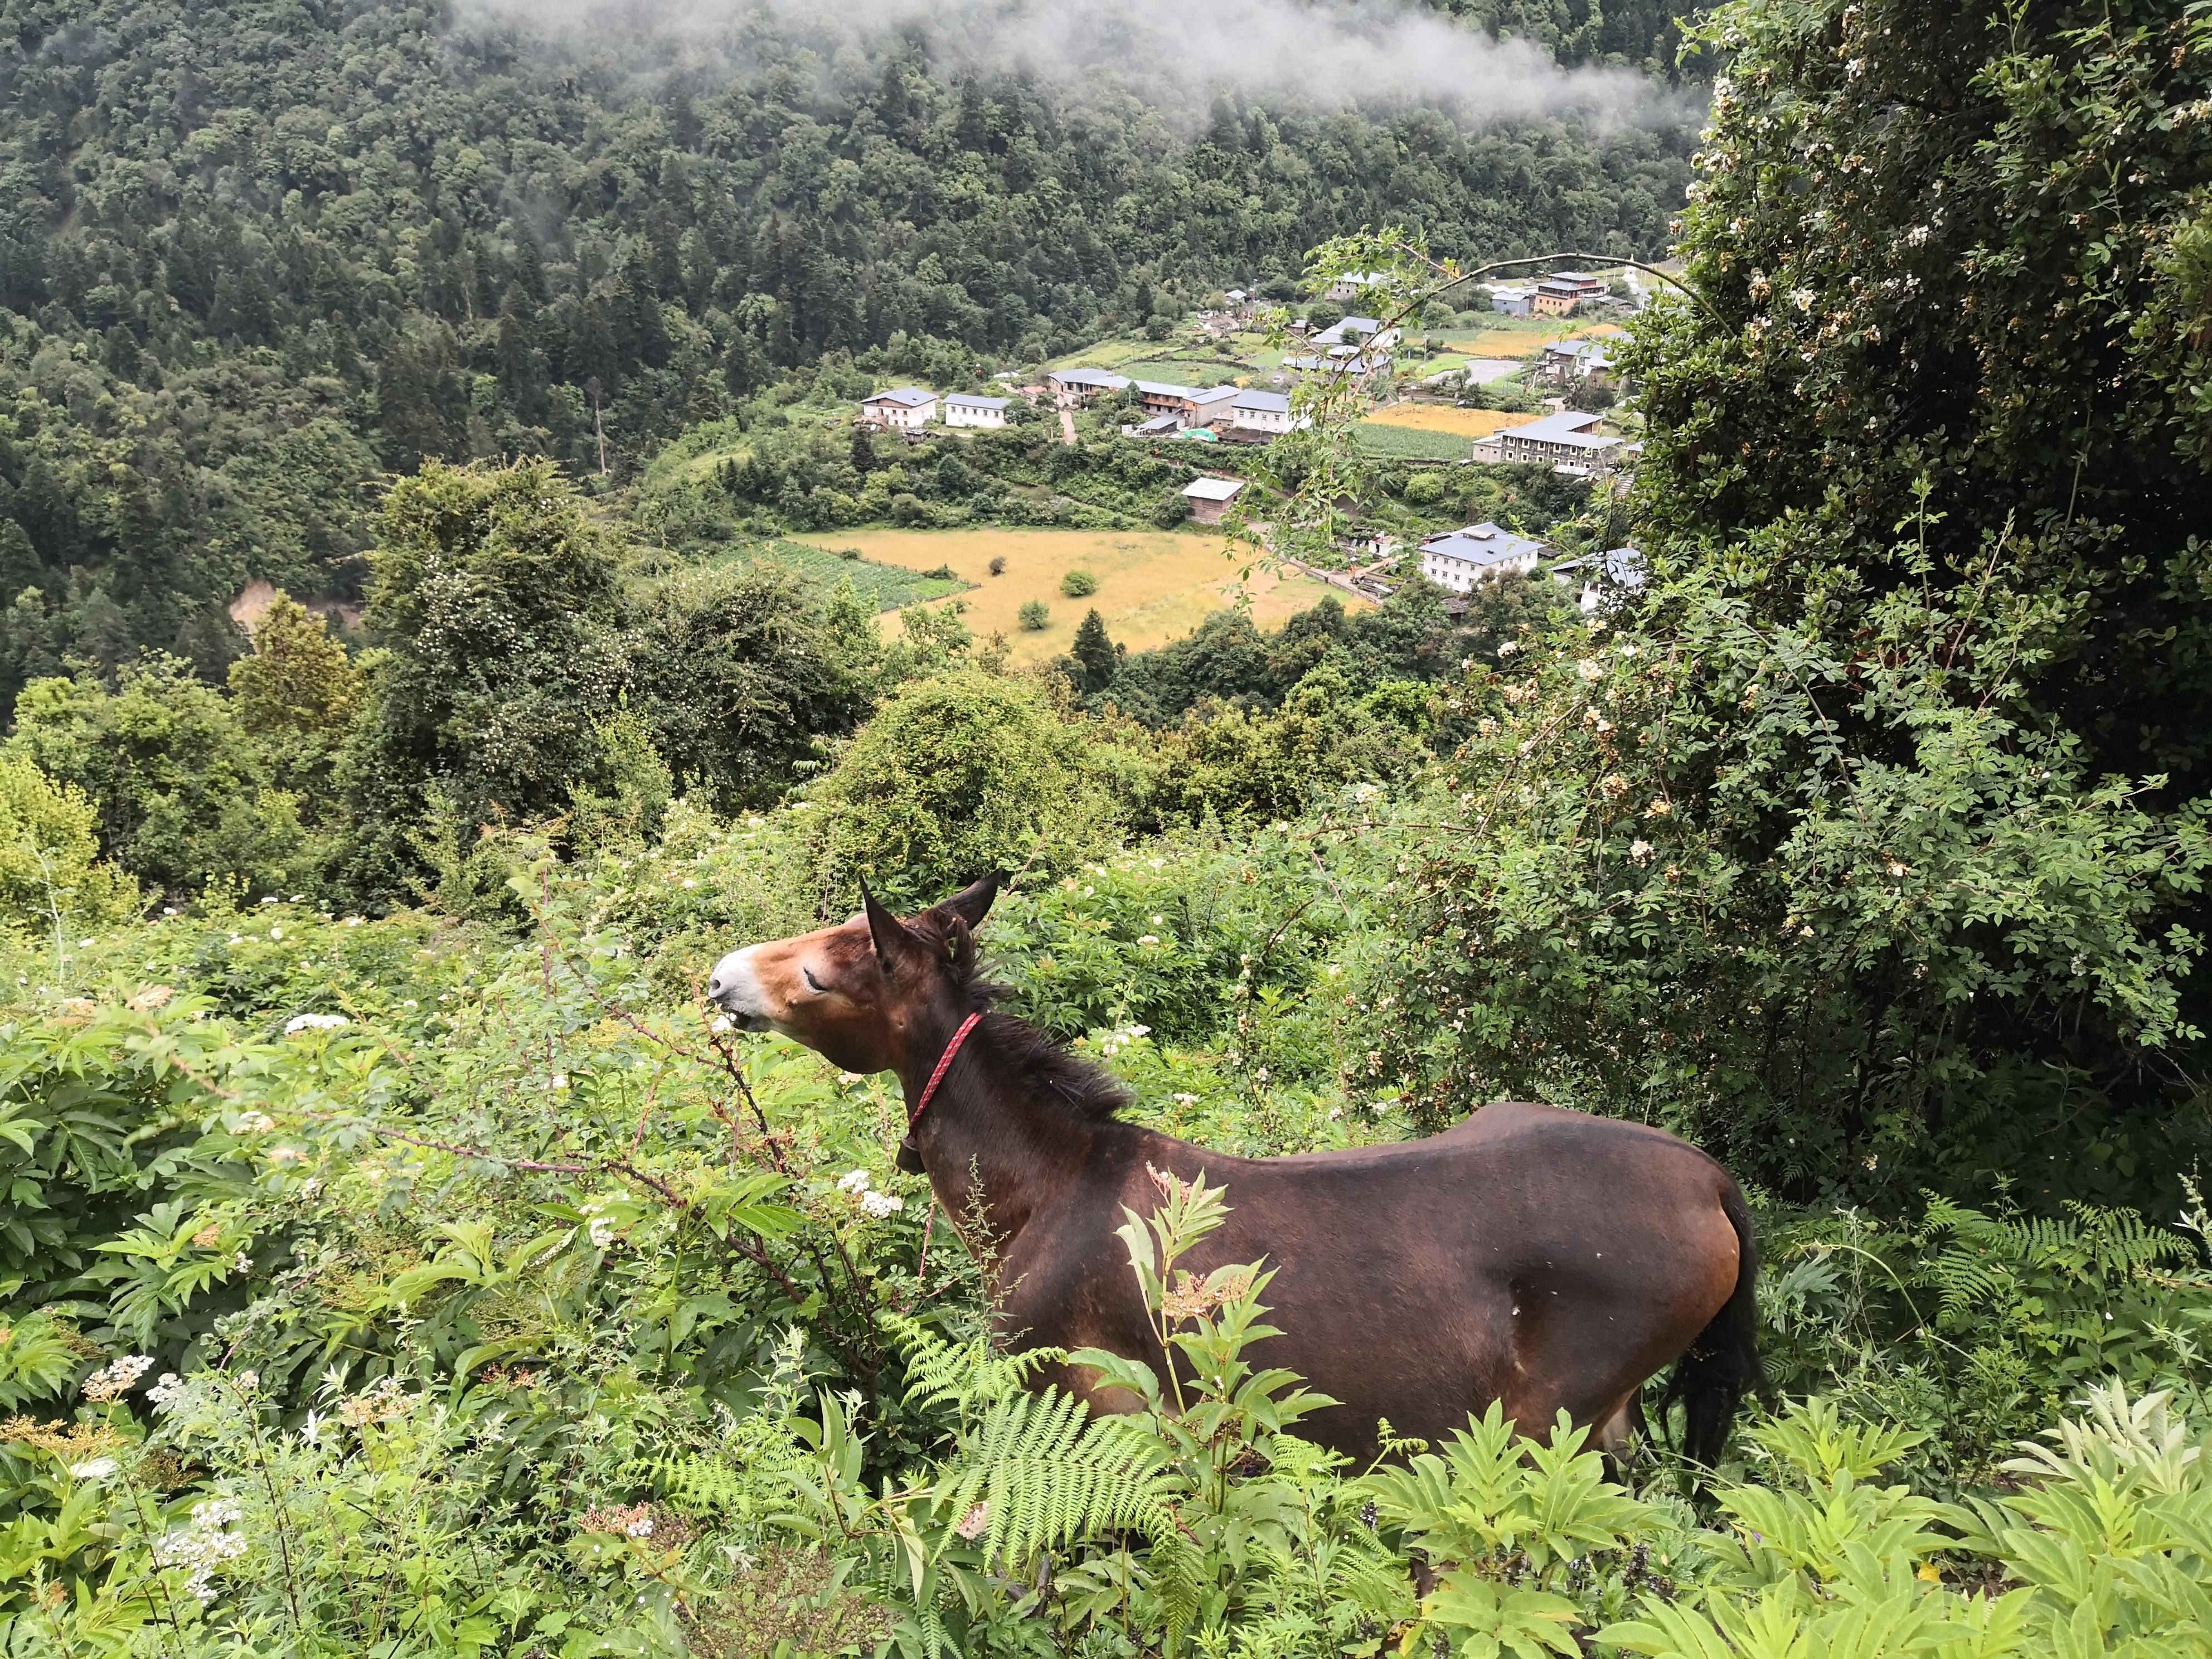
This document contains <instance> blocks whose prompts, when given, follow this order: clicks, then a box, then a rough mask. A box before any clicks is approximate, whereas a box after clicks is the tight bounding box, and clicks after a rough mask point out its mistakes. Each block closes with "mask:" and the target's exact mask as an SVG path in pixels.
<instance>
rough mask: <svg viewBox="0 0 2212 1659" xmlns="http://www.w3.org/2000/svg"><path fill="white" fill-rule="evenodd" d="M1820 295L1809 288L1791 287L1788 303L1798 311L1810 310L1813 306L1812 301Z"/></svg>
mask: <svg viewBox="0 0 2212 1659" xmlns="http://www.w3.org/2000/svg"><path fill="white" fill-rule="evenodd" d="M1819 298H1820V295H1817V294H1815V293H1814V292H1813V290H1812V289H1809V288H1793V289H1790V304H1791V305H1793V306H1796V307H1797V309H1798V310H1800V311H1810V310H1811V309H1812V308H1813V301H1815V300H1817V299H1819Z"/></svg>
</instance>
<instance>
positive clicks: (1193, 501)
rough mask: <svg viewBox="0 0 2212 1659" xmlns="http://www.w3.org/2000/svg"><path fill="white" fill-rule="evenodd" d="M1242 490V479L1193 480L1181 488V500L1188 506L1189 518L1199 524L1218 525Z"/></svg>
mask: <svg viewBox="0 0 2212 1659" xmlns="http://www.w3.org/2000/svg"><path fill="white" fill-rule="evenodd" d="M1243 488H1244V481H1243V479H1242V478H1193V479H1192V480H1191V481H1190V482H1189V483H1187V484H1185V485H1184V486H1183V487H1182V498H1183V500H1184V501H1188V503H1189V504H1190V516H1191V517H1192V518H1194V519H1195V520H1197V521H1198V522H1199V523H1200V524H1219V523H1220V522H1221V515H1222V514H1223V513H1226V512H1227V511H1228V510H1229V503H1230V502H1231V501H1235V500H1236V499H1237V494H1238V492H1240V491H1241V490H1243Z"/></svg>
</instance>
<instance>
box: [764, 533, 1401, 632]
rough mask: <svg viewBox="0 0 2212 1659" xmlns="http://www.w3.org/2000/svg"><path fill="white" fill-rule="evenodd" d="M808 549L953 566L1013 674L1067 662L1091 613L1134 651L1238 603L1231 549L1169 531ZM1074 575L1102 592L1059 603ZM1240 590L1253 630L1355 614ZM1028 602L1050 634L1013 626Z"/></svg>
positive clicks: (877, 538)
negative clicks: (1334, 613)
mask: <svg viewBox="0 0 2212 1659" xmlns="http://www.w3.org/2000/svg"><path fill="white" fill-rule="evenodd" d="M806 539H807V540H809V541H810V542H812V543H813V544H816V545H818V546H822V547H826V548H831V549H836V548H846V547H857V548H859V549H860V553H861V556H862V557H864V558H866V559H868V560H872V561H873V562H877V563H879V564H890V565H902V566H904V567H905V568H908V569H910V570H933V569H935V568H938V567H939V566H940V565H950V566H951V568H953V569H954V570H955V571H957V573H958V574H960V575H961V576H962V577H963V578H965V579H966V580H968V581H969V582H970V583H973V584H974V586H972V587H970V588H969V590H968V591H967V592H964V593H963V594H962V595H961V596H960V598H961V599H962V600H963V601H964V603H965V604H966V605H967V610H966V611H965V612H964V613H963V617H964V620H965V621H966V622H967V623H968V626H969V628H970V629H973V630H974V631H975V635H976V636H977V637H978V638H979V639H987V638H989V637H990V635H992V634H993V633H994V632H995V633H1002V634H1004V635H1006V639H1007V641H1008V642H1009V643H1010V644H1011V645H1012V648H1013V659H1014V660H1015V661H1017V662H1041V661H1042V660H1044V659H1047V658H1048V657H1055V656H1059V655H1061V654H1062V653H1065V652H1066V650H1067V648H1068V647H1069V646H1070V644H1071V643H1073V641H1074V638H1075V629H1076V624H1077V623H1080V622H1081V621H1082V620H1083V613H1084V612H1085V611H1088V610H1090V609H1091V607H1092V606H1093V605H1096V606H1097V609H1098V614H1099V615H1100V616H1101V617H1103V618H1104V619H1105V623H1106V629H1107V632H1108V633H1109V634H1111V635H1113V636H1114V640H1115V643H1116V644H1120V645H1126V646H1127V647H1129V649H1130V650H1132V651H1142V650H1146V649H1148V648H1149V647H1152V646H1156V645H1164V644H1165V643H1167V641H1170V640H1173V639H1179V638H1181V637H1182V635H1185V634H1188V633H1189V632H1190V631H1191V630H1192V629H1194V628H1196V627H1197V626H1198V625H1199V624H1200V623H1202V622H1204V621H1205V620H1206V617H1208V616H1209V615H1211V614H1212V612H1214V611H1220V610H1225V609H1226V608H1227V607H1228V606H1229V605H1231V603H1233V602H1234V600H1235V599H1236V597H1237V594H1236V591H1235V590H1236V588H1237V574H1238V572H1239V571H1241V570H1243V568H1244V567H1245V564H1246V562H1247V561H1246V560H1245V559H1244V558H1243V556H1242V555H1241V551H1240V556H1238V557H1237V558H1235V559H1231V558H1225V557H1224V556H1223V551H1224V549H1225V546H1226V545H1227V544H1226V543H1225V540H1224V539H1223V538H1221V537H1220V536H1218V535H1209V536H1198V535H1194V534H1191V533H1189V532H1179V531H1164V530H1152V531H1118V530H854V531H846V532H837V533H833V534H830V535H826V536H820V537H809V538H806ZM994 558H1004V559H1005V560H1006V574H1004V575H1003V576H994V575H992V574H991V571H990V566H991V561H992V560H993V559H994ZM1071 570H1088V571H1089V572H1091V574H1092V575H1094V576H1096V577H1097V578H1098V591H1097V592H1096V593H1094V594H1092V595H1091V596H1090V597H1089V598H1088V599H1068V598H1067V597H1066V596H1065V595H1064V594H1062V593H1061V592H1060V578H1061V577H1062V576H1063V575H1065V574H1066V573H1067V572H1069V571H1071ZM1243 588H1244V591H1245V592H1247V593H1249V595H1250V598H1251V608H1252V619H1253V621H1254V622H1255V623H1258V624H1259V625H1260V626H1261V627H1262V628H1270V627H1274V626H1278V625H1279V624H1280V623H1282V622H1284V621H1285V619H1286V618H1288V617H1290V616H1291V615H1292V614H1293V613H1294V612H1297V611H1304V610H1306V609H1307V608H1309V607H1310V606H1311V605H1315V604H1316V603H1317V602H1318V601H1320V600H1321V599H1323V598H1325V597H1327V596H1328V595H1329V594H1332V593H1334V594H1335V595H1336V597H1337V598H1339V599H1342V600H1344V601H1345V603H1346V605H1351V606H1354V607H1356V606H1358V605H1359V603H1360V601H1358V600H1357V599H1353V598H1352V596H1350V595H1348V594H1346V593H1344V592H1340V590H1338V589H1335V588H1332V587H1329V586H1325V585H1324V584H1322V583H1320V582H1316V581H1312V580H1308V579H1306V578H1304V577H1302V576H1292V577H1283V576H1277V575H1273V574H1268V573H1267V572H1264V571H1261V570H1254V571H1253V572H1252V574H1251V575H1250V576H1249V578H1248V579H1247V580H1245V581H1244V582H1243ZM1031 599H1042V600H1043V601H1044V603H1045V604H1046V605H1048V606H1049V607H1050V608H1051V611H1052V622H1051V625H1050V626H1048V627H1047V628H1045V629H1042V630H1041V631H1037V632H1030V631H1028V630H1026V629H1024V628H1023V627H1022V626H1021V624H1020V623H1019V621H1018V618H1017V617H1016V614H1015V613H1016V612H1018V611H1019V610H1020V609H1021V608H1022V606H1023V605H1024V604H1026V603H1027V602H1028V601H1030V600H1031ZM884 629H885V631H886V633H888V634H890V635H893V636H896V631H897V629H898V622H897V618H896V617H895V616H892V617H885V618H884Z"/></svg>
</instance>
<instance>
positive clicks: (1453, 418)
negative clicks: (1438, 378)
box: [1367, 404, 1536, 438]
mask: <svg viewBox="0 0 2212 1659" xmlns="http://www.w3.org/2000/svg"><path fill="white" fill-rule="evenodd" d="M1535 418H1536V416H1534V415H1509V414H1508V413H1506V412H1505V410H1502V409H1454V408H1452V407H1451V406H1450V405H1449V404H1391V405H1390V406H1389V408H1387V409H1378V410H1376V411H1375V412H1374V413H1373V414H1371V415H1370V416H1368V417H1367V422H1368V424H1369V425H1370V426H1403V427H1411V428H1414V429H1415V430H1417V431H1421V432H1449V433H1450V434H1451V435H1453V436H1455V437H1459V438H1486V437H1488V436H1489V435H1491V434H1492V433H1493V432H1498V431H1501V430H1503V429H1504V428H1506V427H1509V426H1520V425H1522V424H1523V423H1524V422H1528V421H1533V420H1534V419H1535Z"/></svg>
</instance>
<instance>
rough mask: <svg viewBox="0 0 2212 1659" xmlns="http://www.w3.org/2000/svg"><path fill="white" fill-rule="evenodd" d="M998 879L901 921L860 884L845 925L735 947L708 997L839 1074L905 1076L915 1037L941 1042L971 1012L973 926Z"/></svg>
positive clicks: (993, 893) (988, 903) (990, 878)
mask: <svg viewBox="0 0 2212 1659" xmlns="http://www.w3.org/2000/svg"><path fill="white" fill-rule="evenodd" d="M1003 879H1004V878H1002V877H1000V876H999V875H996V874H993V875H988V876H986V877H984V878H983V879H982V880H981V881H979V882H977V883H975V885H974V886H972V887H968V888H964V889H963V890H961V891H959V892H957V893H955V894H954V895H953V896H951V898H949V899H946V900H945V902H943V903H941V904H938V905H934V906H933V907H932V908H929V909H927V910H924V911H922V912H921V914H920V915H914V916H909V917H908V918H906V919H905V920H904V921H901V920H900V919H899V918H898V917H897V916H895V915H892V914H891V913H890V911H889V910H887V909H885V908H884V907H883V906H882V905H880V904H878V903H877V902H876V901H875V898H874V896H872V894H870V893H869V892H868V890H866V888H865V887H863V888H862V889H861V890H860V898H861V902H862V905H863V907H864V908H862V910H861V912H860V915H857V916H854V918H853V919H852V920H851V921H845V922H841V923H840V924H839V925H838V926H836V927H822V928H817V929H816V930H815V931H814V932H813V933H800V934H799V935H798V936H797V937H796V938H793V939H770V940H769V941H768V942H767V943H765V944H762V945H746V946H745V947H744V949H743V950H742V951H731V952H730V954H729V955H727V956H726V957H723V958H722V959H721V960H720V962H718V963H715V964H714V975H713V976H712V977H711V978H710V979H709V980H708V981H707V995H708V998H709V999H711V1000H713V1001H714V1003H715V1004H717V1005H718V1006H720V1007H721V1008H722V1010H723V1011H724V1012H726V1013H727V1014H728V1015H729V1016H730V1018H732V1019H733V1020H735V1021H736V1022H737V1023H738V1024H740V1025H742V1026H744V1029H745V1030H749V1031H769V1030H775V1031H781V1032H782V1033H783V1034H784V1036H787V1037H790V1038H792V1039H793V1041H795V1042H803V1043H805V1045H806V1046H807V1047H808V1048H811V1049H813V1050H815V1051H816V1052H817V1054H821V1055H822V1056H823V1058H824V1059H826V1060H829V1061H830V1062H831V1063H832V1064H833V1065H836V1066H840V1067H842V1069H843V1070H845V1071H848V1072H863V1073H866V1072H891V1071H896V1072H901V1073H903V1072H905V1071H906V1070H907V1069H908V1061H909V1055H910V1054H912V1053H913V1051H914V1046H915V1042H917V1041H920V1042H925V1043H926V1042H931V1041H932V1040H933V1039H934V1040H935V1041H937V1042H940V1043H941V1042H942V1041H943V1039H944V1037H945V1035H946V1033H945V1030H943V1029H942V1028H943V1027H944V1026H945V1024H947V1023H948V1021H950V1020H957V1019H958V1018H960V1016H961V1014H962V1013H963V1012H964V1011H966V1010H967V1009H968V1008H969V1007H971V1006H973V996H972V994H971V992H970V989H969V986H970V981H972V979H973V977H974V974H975V929H976V927H979V926H981V923H982V921H983V918H984V916H985V915H987V914H988V913H989V911H990V908H991V901H992V900H993V899H994V898H996V897H997V896H998V894H999V887H1000V882H1001V881H1002V880H1003ZM934 1054H935V1050H934V1049H932V1050H931V1056H930V1057H931V1058H934Z"/></svg>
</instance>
